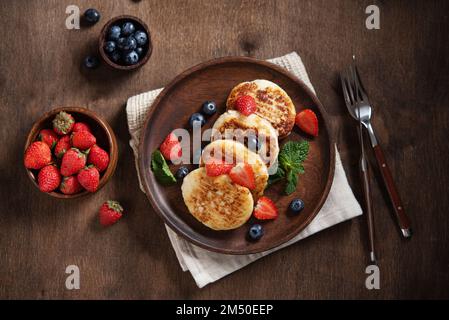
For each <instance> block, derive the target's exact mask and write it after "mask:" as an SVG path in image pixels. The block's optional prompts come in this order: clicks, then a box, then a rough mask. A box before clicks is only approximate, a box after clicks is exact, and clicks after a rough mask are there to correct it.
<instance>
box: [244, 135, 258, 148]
mask: <svg viewBox="0 0 449 320" xmlns="http://www.w3.org/2000/svg"><path fill="white" fill-rule="evenodd" d="M247 147H248V149H249V150H251V151H254V152H256V151H257V150H259V140H258V139H257V136H256V135H255V134H250V135H249V136H248V145H247Z"/></svg>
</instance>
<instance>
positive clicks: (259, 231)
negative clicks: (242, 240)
mask: <svg viewBox="0 0 449 320" xmlns="http://www.w3.org/2000/svg"><path fill="white" fill-rule="evenodd" d="M263 233H264V231H263V227H262V226H261V225H260V224H253V225H252V226H251V227H250V228H249V230H248V235H249V238H250V239H252V240H259V239H260V238H262V236H263Z"/></svg>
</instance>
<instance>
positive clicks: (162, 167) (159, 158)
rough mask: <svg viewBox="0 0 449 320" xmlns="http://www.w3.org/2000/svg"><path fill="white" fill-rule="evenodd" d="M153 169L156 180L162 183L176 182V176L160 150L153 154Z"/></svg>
mask: <svg viewBox="0 0 449 320" xmlns="http://www.w3.org/2000/svg"><path fill="white" fill-rule="evenodd" d="M151 171H153V173H154V176H155V177H156V180H157V181H159V182H160V183H162V184H165V185H169V184H173V183H175V182H176V178H175V177H174V176H173V174H172V173H171V171H170V168H169V167H168V164H167V162H166V161H165V159H164V156H163V155H162V153H161V152H160V151H159V150H155V151H154V152H153V153H152V154H151Z"/></svg>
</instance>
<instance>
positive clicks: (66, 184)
mask: <svg viewBox="0 0 449 320" xmlns="http://www.w3.org/2000/svg"><path fill="white" fill-rule="evenodd" d="M59 190H61V192H62V193H64V194H75V193H78V192H80V191H81V190H83V187H82V186H81V185H80V183H79V182H78V179H77V178H76V177H75V176H70V177H63V178H62V182H61V185H60V186H59Z"/></svg>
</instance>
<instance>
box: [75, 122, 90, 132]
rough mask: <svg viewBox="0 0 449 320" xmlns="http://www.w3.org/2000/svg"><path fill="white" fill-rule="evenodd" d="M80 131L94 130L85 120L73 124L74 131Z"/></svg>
mask: <svg viewBox="0 0 449 320" xmlns="http://www.w3.org/2000/svg"><path fill="white" fill-rule="evenodd" d="M78 131H89V132H92V131H91V130H90V127H89V126H88V125H87V124H85V123H84V122H75V124H74V125H73V129H72V132H78Z"/></svg>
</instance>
